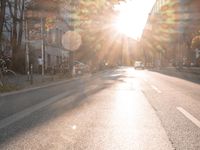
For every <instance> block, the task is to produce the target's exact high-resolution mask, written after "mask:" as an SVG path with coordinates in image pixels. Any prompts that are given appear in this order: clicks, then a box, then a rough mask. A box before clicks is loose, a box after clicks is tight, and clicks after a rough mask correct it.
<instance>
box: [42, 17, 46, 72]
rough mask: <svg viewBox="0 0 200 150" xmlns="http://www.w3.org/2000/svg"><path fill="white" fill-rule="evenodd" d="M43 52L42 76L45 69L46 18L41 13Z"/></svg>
mask: <svg viewBox="0 0 200 150" xmlns="http://www.w3.org/2000/svg"><path fill="white" fill-rule="evenodd" d="M41 53H42V76H44V69H45V42H44V18H43V17H42V15H41Z"/></svg>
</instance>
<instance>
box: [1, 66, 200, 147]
mask: <svg viewBox="0 0 200 150" xmlns="http://www.w3.org/2000/svg"><path fill="white" fill-rule="evenodd" d="M199 91H200V85H199V84H196V83H195V82H190V81H187V80H184V79H179V78H175V77H172V76H167V75H164V74H160V73H157V72H151V71H147V70H134V69H133V68H126V67H124V68H118V69H115V70H109V71H106V72H102V73H99V74H96V75H95V76H87V77H84V78H80V79H76V80H73V81H70V82H63V83H59V84H56V85H52V86H47V87H43V88H39V89H33V90H28V91H24V92H22V93H15V94H11V95H5V97H4V103H3V105H4V106H6V103H5V100H6V99H7V98H9V100H10V101H9V104H12V101H11V99H12V97H14V98H16V99H17V100H21V99H23V102H24V101H25V100H26V99H27V98H29V101H30V99H31V101H32V100H34V99H36V100H37V103H36V102H35V103H31V104H32V105H31V106H29V107H28V108H26V109H25V110H24V107H25V106H28V105H25V104H22V105H23V107H19V106H18V107H17V108H18V109H16V107H14V106H13V108H15V109H13V110H10V111H9V110H7V113H4V115H1V120H0V149H2V150H4V149H5V150H22V149H24V150H27V149H34V150H35V149H36V150H43V149H44V150H46V149H59V150H66V149H67V150H68V149H69V150H85V149H86V150H93V149H97V150H137V149H138V150H173V149H177V150H198V149H200V122H199V120H200V115H199V114H200V109H199V108H200V98H199V97H200V92H199ZM36 93H37V94H36ZM22 95H23V97H22ZM20 97H21V98H20ZM14 98H13V99H14ZM40 99H42V101H39V100H40ZM27 101H28V100H27ZM1 106H2V105H1V104H0V107H1ZM2 108H3V107H2ZM22 108H23V109H22Z"/></svg>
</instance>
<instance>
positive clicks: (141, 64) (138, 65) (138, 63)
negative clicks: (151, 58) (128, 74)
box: [134, 61, 144, 69]
mask: <svg viewBox="0 0 200 150" xmlns="http://www.w3.org/2000/svg"><path fill="white" fill-rule="evenodd" d="M134 67H135V69H144V64H143V63H142V62H141V61H135V64H134Z"/></svg>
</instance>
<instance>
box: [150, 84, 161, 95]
mask: <svg viewBox="0 0 200 150" xmlns="http://www.w3.org/2000/svg"><path fill="white" fill-rule="evenodd" d="M151 87H152V88H153V89H154V90H155V91H156V92H158V93H162V92H161V91H160V90H159V89H158V88H157V87H156V86H154V85H151Z"/></svg>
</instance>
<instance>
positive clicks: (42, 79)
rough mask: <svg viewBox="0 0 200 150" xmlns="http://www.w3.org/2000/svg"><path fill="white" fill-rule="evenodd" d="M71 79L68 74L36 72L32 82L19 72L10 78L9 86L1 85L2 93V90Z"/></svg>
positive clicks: (13, 89)
mask: <svg viewBox="0 0 200 150" xmlns="http://www.w3.org/2000/svg"><path fill="white" fill-rule="evenodd" d="M63 79H70V78H69V77H67V76H66V75H61V74H56V75H44V76H42V75H39V74H34V75H33V80H32V83H31V81H30V80H28V77H27V75H22V74H17V75H16V77H15V78H11V77H10V78H8V80H9V85H8V87H0V93H2V92H11V91H16V90H21V89H25V88H31V87H36V86H40V85H44V84H48V83H51V82H55V81H59V80H63Z"/></svg>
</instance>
